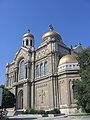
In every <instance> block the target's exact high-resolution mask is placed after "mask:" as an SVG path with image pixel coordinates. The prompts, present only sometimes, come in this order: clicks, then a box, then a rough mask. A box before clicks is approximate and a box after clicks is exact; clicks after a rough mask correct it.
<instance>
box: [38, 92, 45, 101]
mask: <svg viewBox="0 0 90 120" xmlns="http://www.w3.org/2000/svg"><path fill="white" fill-rule="evenodd" d="M39 96H40V97H41V103H43V100H44V96H45V92H44V91H43V90H42V91H41V94H40V95H39Z"/></svg>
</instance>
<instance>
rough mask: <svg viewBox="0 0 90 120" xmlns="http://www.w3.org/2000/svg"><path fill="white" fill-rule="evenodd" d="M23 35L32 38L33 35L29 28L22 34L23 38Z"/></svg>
mask: <svg viewBox="0 0 90 120" xmlns="http://www.w3.org/2000/svg"><path fill="white" fill-rule="evenodd" d="M25 37H32V38H34V36H33V35H32V34H31V33H30V30H28V31H27V32H26V33H25V34H24V35H23V38H25Z"/></svg>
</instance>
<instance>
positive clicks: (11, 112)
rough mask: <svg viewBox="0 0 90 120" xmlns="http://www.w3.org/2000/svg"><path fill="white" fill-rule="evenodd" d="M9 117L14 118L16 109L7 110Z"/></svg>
mask: <svg viewBox="0 0 90 120" xmlns="http://www.w3.org/2000/svg"><path fill="white" fill-rule="evenodd" d="M6 110H7V116H14V115H15V112H16V111H15V108H7V109H6Z"/></svg>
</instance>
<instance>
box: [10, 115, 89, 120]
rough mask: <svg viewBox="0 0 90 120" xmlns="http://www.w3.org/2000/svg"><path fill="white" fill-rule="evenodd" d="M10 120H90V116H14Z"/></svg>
mask: <svg viewBox="0 0 90 120" xmlns="http://www.w3.org/2000/svg"><path fill="white" fill-rule="evenodd" d="M8 120H90V116H67V115H63V116H57V117H53V116H50V117H41V116H36V115H31V116H28V115H20V116H14V117H9V119H8Z"/></svg>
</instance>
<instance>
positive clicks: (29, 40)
mask: <svg viewBox="0 0 90 120" xmlns="http://www.w3.org/2000/svg"><path fill="white" fill-rule="evenodd" d="M22 46H23V47H25V48H31V49H33V48H34V36H33V35H32V34H31V33H30V30H28V31H27V32H26V33H25V34H24V35H23V39H22Z"/></svg>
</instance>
